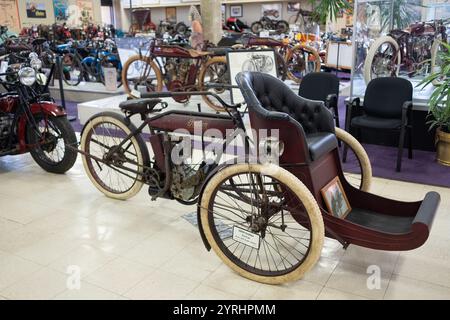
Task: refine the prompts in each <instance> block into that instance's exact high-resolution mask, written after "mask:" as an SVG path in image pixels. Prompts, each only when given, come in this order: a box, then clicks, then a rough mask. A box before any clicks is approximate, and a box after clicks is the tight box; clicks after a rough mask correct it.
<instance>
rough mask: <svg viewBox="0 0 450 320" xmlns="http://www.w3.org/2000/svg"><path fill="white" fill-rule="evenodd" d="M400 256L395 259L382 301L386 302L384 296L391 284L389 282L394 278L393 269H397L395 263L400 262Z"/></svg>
mask: <svg viewBox="0 0 450 320" xmlns="http://www.w3.org/2000/svg"><path fill="white" fill-rule="evenodd" d="M400 254H401V253H399V254H398V256H397V259H395V263H394V268H393V269H392V273H391V276H390V277H389V281H388V283H387V286H386V290H385V291H384V294H383V298H382V300H386V294H387V292H388V290H389V286H390V284H391V280H392V278H393V277H394V271H395V268H396V267H397V263H398V261H399V260H400Z"/></svg>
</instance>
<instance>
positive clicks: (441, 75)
mask: <svg viewBox="0 0 450 320" xmlns="http://www.w3.org/2000/svg"><path fill="white" fill-rule="evenodd" d="M441 46H442V47H441V48H442V50H440V52H439V54H438V55H439V62H440V68H439V70H436V71H434V72H433V73H431V74H430V75H429V76H427V77H426V78H425V79H423V80H422V82H421V83H420V84H419V86H422V87H426V86H428V85H430V84H432V83H433V84H434V85H435V88H434V90H433V93H432V94H431V96H430V102H429V114H428V117H429V121H428V122H427V124H429V125H430V130H432V129H434V128H436V152H437V154H436V156H437V161H438V162H439V163H441V164H443V165H446V166H450V44H448V43H445V42H441Z"/></svg>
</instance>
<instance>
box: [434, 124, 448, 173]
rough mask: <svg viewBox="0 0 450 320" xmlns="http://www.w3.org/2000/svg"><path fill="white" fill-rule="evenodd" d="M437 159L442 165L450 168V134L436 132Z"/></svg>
mask: <svg viewBox="0 0 450 320" xmlns="http://www.w3.org/2000/svg"><path fill="white" fill-rule="evenodd" d="M436 158H437V161H438V162H439V163H440V164H443V165H445V166H450V133H447V132H444V131H442V130H441V129H438V130H437V131H436Z"/></svg>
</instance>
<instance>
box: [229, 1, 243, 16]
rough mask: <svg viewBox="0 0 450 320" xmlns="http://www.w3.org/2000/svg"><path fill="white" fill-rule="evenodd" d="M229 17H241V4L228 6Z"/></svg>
mask: <svg viewBox="0 0 450 320" xmlns="http://www.w3.org/2000/svg"><path fill="white" fill-rule="evenodd" d="M230 17H233V18H240V17H242V5H241V4H240V5H237V6H230Z"/></svg>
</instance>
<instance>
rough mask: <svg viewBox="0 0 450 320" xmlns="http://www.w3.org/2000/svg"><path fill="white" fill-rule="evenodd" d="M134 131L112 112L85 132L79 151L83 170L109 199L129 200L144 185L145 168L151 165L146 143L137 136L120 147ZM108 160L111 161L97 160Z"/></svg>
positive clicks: (99, 117) (97, 118)
mask: <svg viewBox="0 0 450 320" xmlns="http://www.w3.org/2000/svg"><path fill="white" fill-rule="evenodd" d="M134 130H135V128H134V127H133V125H132V124H130V125H128V124H127V123H126V121H125V120H124V118H123V116H121V115H120V114H115V113H111V112H110V113H106V112H105V113H99V114H98V115H96V116H95V117H93V118H92V119H90V120H89V121H88V123H86V125H85V127H84V129H83V135H82V136H81V143H80V148H81V151H82V152H83V156H82V159H83V165H84V169H85V170H86V173H87V175H88V177H89V179H90V180H91V182H92V183H93V184H94V186H95V187H96V188H97V189H98V190H99V191H100V192H102V193H103V194H104V195H106V196H107V197H109V198H113V199H117V200H127V199H129V198H131V197H133V196H135V195H136V194H137V193H138V192H139V191H140V190H141V188H142V186H143V185H144V183H143V175H144V166H148V164H149V162H150V160H149V153H148V149H147V147H146V145H145V142H144V141H143V140H142V138H141V136H139V135H138V136H135V137H133V138H131V139H130V140H128V142H127V143H125V145H124V146H122V147H119V145H120V143H121V142H122V141H123V140H124V139H125V138H126V137H127V136H128V135H130V134H131V133H132V132H133V131H134ZM107 158H108V159H111V160H109V162H103V161H102V162H100V161H98V160H97V159H102V160H103V159H107Z"/></svg>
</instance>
